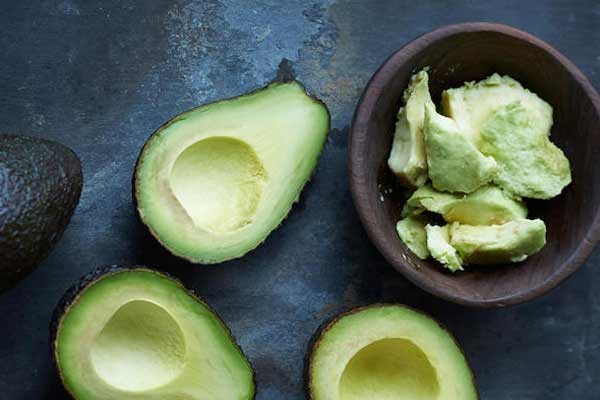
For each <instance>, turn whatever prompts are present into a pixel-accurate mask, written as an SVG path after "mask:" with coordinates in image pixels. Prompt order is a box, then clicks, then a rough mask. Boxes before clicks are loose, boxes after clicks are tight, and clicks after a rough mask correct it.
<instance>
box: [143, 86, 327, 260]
mask: <svg viewBox="0 0 600 400" xmlns="http://www.w3.org/2000/svg"><path fill="white" fill-rule="evenodd" d="M329 121H330V117H329V112H328V110H327V107H326V106H325V104H323V103H322V102H321V101H319V100H317V99H315V98H313V97H311V96H309V95H308V94H307V93H306V91H305V90H304V88H303V86H302V85H301V84H300V83H298V82H296V81H289V82H276V83H272V84H270V85H268V86H267V87H265V88H263V89H260V90H257V91H255V92H252V93H249V94H246V95H243V96H240V97H235V98H232V99H228V100H222V101H218V102H215V103H211V104H207V105H203V106H200V107H198V108H195V109H192V110H190V111H187V112H184V113H183V114H180V115H178V116H177V117H175V118H173V119H172V120H170V121H169V122H167V123H166V124H164V125H163V126H162V127H160V128H159V129H158V130H157V131H156V132H155V133H154V134H153V135H152V136H151V137H150V139H149V140H148V141H147V142H146V144H145V145H144V148H143V149H142V151H141V153H140V156H139V158H138V162H137V166H136V169H135V174H134V198H135V201H136V208H137V211H138V214H139V217H140V219H141V221H142V222H143V223H144V224H145V225H146V226H147V227H148V229H149V230H150V232H151V233H152V235H153V236H154V237H155V238H156V239H157V240H158V241H159V242H160V243H162V244H163V246H165V247H166V248H167V249H168V250H169V251H170V252H172V253H173V254H175V255H177V256H179V257H182V258H185V259H187V260H189V261H191V262H194V263H203V264H209V263H218V262H222V261H226V260H229V259H233V258H237V257H241V256H242V255H244V254H245V253H247V252H248V251H250V250H252V249H254V248H255V247H256V246H258V245H259V244H260V243H261V242H262V241H264V240H265V239H266V237H267V236H268V235H269V233H270V232H271V231H273V230H274V229H275V228H276V227H277V226H278V225H279V224H280V223H281V222H282V220H283V219H284V218H285V217H286V215H287V214H288V212H289V211H290V209H291V207H292V204H293V203H294V202H295V201H297V200H298V197H299V195H300V191H301V190H302V187H303V186H304V184H305V183H306V181H307V180H308V179H309V177H310V175H311V173H312V171H313V169H314V168H315V166H316V164H317V159H318V157H319V155H320V153H321V151H322V149H323V146H324V144H325V140H326V138H327V133H328V131H329Z"/></svg>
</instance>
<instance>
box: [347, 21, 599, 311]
mask: <svg viewBox="0 0 600 400" xmlns="http://www.w3.org/2000/svg"><path fill="white" fill-rule="evenodd" d="M426 66H428V67H430V71H429V74H430V89H431V93H432V97H433V100H434V102H436V104H439V100H440V95H441V92H442V91H443V90H444V89H446V88H449V87H457V86H460V85H462V84H463V83H464V82H465V81H470V80H480V79H483V78H485V77H487V76H488V75H490V74H492V73H494V72H498V73H500V74H508V75H510V76H512V77H513V78H515V79H517V80H518V81H520V82H521V83H522V84H523V85H524V86H525V87H526V88H528V89H530V90H532V91H533V92H535V93H537V94H538V95H539V96H540V97H542V98H543V99H544V100H546V101H547V102H549V103H550V104H551V105H552V107H553V109H554V125H553V128H552V141H553V142H554V143H556V144H557V145H558V146H559V147H560V148H561V149H563V151H564V152H565V154H566V155H567V157H568V158H569V160H570V162H571V169H572V176H573V183H572V184H571V185H569V186H568V187H567V188H566V189H565V190H564V191H563V193H562V194H561V195H560V196H558V197H556V198H554V199H552V200H549V201H530V202H528V206H529V210H530V217H532V218H533V217H540V218H542V219H543V220H544V221H545V222H546V225H547V228H548V234H547V242H548V243H547V244H546V246H545V247H544V249H543V250H542V251H541V252H540V253H538V254H536V255H534V256H532V257H530V258H529V259H527V260H526V261H524V262H522V263H519V264H514V265H501V266H496V267H470V268H469V269H468V271H466V272H464V273H458V274H451V273H447V272H445V271H444V270H443V269H442V268H440V266H439V265H438V264H437V263H435V262H433V261H421V260H419V259H418V258H417V257H416V256H414V255H413V254H412V253H411V252H410V251H409V250H408V249H407V248H406V247H405V246H404V244H403V243H402V242H401V241H400V240H399V238H398V235H397V233H396V230H395V224H396V222H397V221H398V219H399V214H400V209H401V207H402V202H403V196H402V191H401V190H400V188H398V187H397V186H396V183H395V181H394V177H393V176H392V174H391V173H390V172H389V171H388V169H387V166H386V160H387V157H388V154H389V151H390V147H391V142H392V137H393V131H394V123H395V120H396V112H397V111H398V107H399V106H400V99H401V96H402V92H403V91H404V89H405V87H406V86H407V83H408V81H409V78H410V77H411V75H412V74H413V73H414V72H416V71H418V70H420V69H422V68H424V67H426ZM599 157H600V97H599V96H598V94H597V92H596V91H595V90H594V88H593V87H592V85H591V84H590V82H589V81H588V79H587V78H586V77H585V76H584V75H583V74H582V73H581V71H579V69H578V68H577V67H576V66H575V65H573V64H572V63H571V62H570V61H569V60H568V59H566V58H565V57H564V56H563V55H562V54H560V53H559V52H558V51H557V50H555V49H554V48H552V47H551V46H549V45H548V44H547V43H545V42H543V41H541V40H540V39H538V38H536V37H534V36H532V35H530V34H528V33H525V32H522V31H519V30H517V29H514V28H511V27H508V26H505V25H499V24H491V23H467V24H459V25H451V26H447V27H443V28H440V29H437V30H435V31H433V32H431V33H428V34H426V35H423V36H421V37H419V38H417V39H416V40H414V41H412V42H410V43H409V44H408V45H406V46H404V47H403V48H401V49H400V50H398V51H397V52H396V53H394V54H393V55H392V56H391V57H390V58H389V59H388V60H387V61H386V62H385V63H384V64H383V65H382V66H381V67H380V68H379V70H378V71H377V72H376V73H375V74H374V75H373V77H372V78H371V80H370V82H369V83H368V85H367V87H366V88H365V91H364V93H363V95H362V97H361V100H360V102H359V104H358V106H357V108H356V111H355V114H354V119H353V122H352V128H351V130H350V148H349V160H348V161H349V172H350V184H351V190H352V195H353V199H354V203H355V206H356V208H357V210H358V213H359V215H360V218H361V221H362V223H363V225H364V227H365V229H366V231H367V233H368V235H369V237H370V238H371V240H372V241H373V243H374V244H375V245H376V246H377V248H378V249H379V251H380V252H381V253H382V254H383V256H384V257H385V258H386V259H387V260H388V262H389V263H390V264H391V265H392V266H393V267H394V268H395V269H396V270H398V271H400V272H401V273H402V274H404V275H405V276H406V277H407V278H408V279H409V280H411V281H412V282H413V283H415V284H416V285H418V286H419V287H421V288H423V289H425V290H427V291H428V292H430V293H432V294H434V295H436V296H439V297H441V298H444V299H446V300H450V301H453V302H456V303H459V304H464V305H469V306H481V307H502V306H506V305H511V304H517V303H521V302H524V301H527V300H530V299H533V298H535V297H537V296H540V295H542V294H544V293H546V292H547V291H549V290H550V289H552V288H554V287H555V286H556V285H558V284H559V283H560V282H562V281H563V280H565V279H566V278H567V277H569V276H570V275H571V274H573V273H574V272H575V271H576V270H577V269H578V268H579V267H580V266H581V265H582V263H583V261H584V260H585V259H586V258H587V256H588V255H589V254H590V253H591V251H592V250H593V248H594V246H595V244H596V243H597V241H598V239H599V238H600V212H599V211H600V210H599V208H600V207H599V206H600V184H599V183H600V182H599V180H600V162H598V159H599ZM390 192H391V193H390ZM382 199H383V200H382Z"/></svg>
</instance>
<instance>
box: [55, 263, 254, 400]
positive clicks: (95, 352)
mask: <svg viewBox="0 0 600 400" xmlns="http://www.w3.org/2000/svg"><path fill="white" fill-rule="evenodd" d="M52 329H53V332H52V344H53V353H54V357H55V361H56V365H57V367H58V371H59V373H60V376H61V379H62V381H63V384H64V385H65V387H66V389H67V390H68V391H69V392H70V393H71V395H72V396H73V397H74V398H75V399H76V400H115V399H119V400H129V399H137V400H142V399H143V400H145V399H157V400H158V399H181V400H206V399H223V400H226V399H231V400H246V399H253V398H254V391H255V389H254V374H253V371H252V368H251V366H250V364H249V362H248V361H247V359H246V358H245V357H244V355H243V353H242V351H241V350H240V348H239V347H238V345H237V344H236V343H235V340H234V339H233V338H232V336H231V334H230V332H229V330H228V329H227V327H226V326H225V324H224V323H223V322H222V321H221V319H220V318H219V317H218V315H217V314H216V313H215V312H214V311H213V310H211V309H210V308H209V307H208V305H206V303H204V302H203V301H202V300H200V299H198V298H197V297H196V296H194V294H193V293H191V292H190V291H188V290H186V289H185V288H184V287H183V286H182V285H181V283H179V282H178V281H176V280H174V279H171V278H169V277H167V276H165V275H163V274H160V273H157V272H155V271H152V270H149V269H146V268H144V267H136V268H134V269H127V268H122V267H109V268H107V269H100V270H97V271H94V272H93V273H91V274H90V275H88V276H86V277H84V278H82V280H81V281H80V282H79V283H78V284H77V285H75V286H74V287H73V288H72V289H71V290H70V291H69V292H67V294H66V295H65V297H64V298H63V300H62V301H61V302H60V303H59V305H58V306H57V309H56V310H55V314H54V318H53V327H52Z"/></svg>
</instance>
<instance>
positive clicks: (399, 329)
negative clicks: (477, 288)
mask: <svg viewBox="0 0 600 400" xmlns="http://www.w3.org/2000/svg"><path fill="white" fill-rule="evenodd" d="M307 385H308V393H309V397H310V399H312V400H340V399H343V400H364V399H369V400H389V399H402V400H458V399H460V400H472V399H473V400H474V399H478V398H479V397H478V393H477V389H476V386H475V380H474V378H473V374H472V372H471V369H470V367H469V365H468V363H467V360H466V359H465V356H464V355H463V353H462V351H461V350H460V348H459V346H458V344H457V342H456V341H455V339H454V338H453V336H452V335H451V334H450V333H449V332H448V331H447V330H445V329H444V328H443V327H441V326H440V324H439V323H437V322H436V321H434V320H433V319H432V318H430V317H428V316H427V315H425V314H423V313H421V312H418V311H415V310H413V309H411V308H409V307H406V306H403V305H396V304H375V305H371V306H367V307H363V308H357V309H354V310H351V311H349V312H348V313H345V314H342V315H340V316H338V317H336V318H335V319H334V320H333V321H332V322H330V323H329V324H328V325H326V326H325V327H324V328H323V329H322V330H320V331H319V333H318V336H316V339H315V340H314V342H313V344H312V348H311V353H310V356H309V359H308V365H307Z"/></svg>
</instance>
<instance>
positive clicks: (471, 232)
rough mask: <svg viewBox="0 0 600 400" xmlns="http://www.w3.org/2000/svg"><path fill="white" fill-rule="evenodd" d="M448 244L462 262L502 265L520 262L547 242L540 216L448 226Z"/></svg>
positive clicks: (544, 227)
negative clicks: (482, 224) (498, 223)
mask: <svg viewBox="0 0 600 400" xmlns="http://www.w3.org/2000/svg"><path fill="white" fill-rule="evenodd" d="M450 237H451V240H450V243H451V244H452V246H453V247H454V248H455V249H456V250H457V251H458V254H460V257H461V259H462V261H463V262H464V263H465V264H479V265H487V264H503V263H509V262H519V261H523V260H524V259H526V258H527V257H529V256H531V255H533V254H535V253H537V252H538V251H540V250H541V249H542V247H544V245H545V244H546V225H545V224H544V221H542V220H541V219H534V220H530V219H519V220H514V221H510V222H507V223H505V224H502V225H490V226H470V225H462V224H459V223H454V224H452V225H451V226H450Z"/></svg>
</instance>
